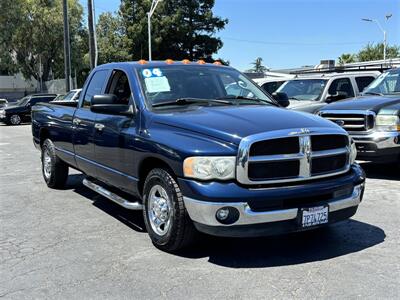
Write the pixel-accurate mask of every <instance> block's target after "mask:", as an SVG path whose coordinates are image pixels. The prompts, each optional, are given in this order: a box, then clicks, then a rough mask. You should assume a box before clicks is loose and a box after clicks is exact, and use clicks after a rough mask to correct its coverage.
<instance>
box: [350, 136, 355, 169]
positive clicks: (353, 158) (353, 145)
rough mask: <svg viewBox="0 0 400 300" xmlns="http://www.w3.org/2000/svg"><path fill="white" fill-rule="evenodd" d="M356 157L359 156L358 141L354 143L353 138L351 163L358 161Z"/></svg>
mask: <svg viewBox="0 0 400 300" xmlns="http://www.w3.org/2000/svg"><path fill="white" fill-rule="evenodd" d="M356 157H357V147H356V143H354V141H353V139H351V144H350V164H351V165H352V164H354V163H355V162H356Z"/></svg>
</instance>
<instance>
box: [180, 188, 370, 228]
mask: <svg viewBox="0 0 400 300" xmlns="http://www.w3.org/2000/svg"><path fill="white" fill-rule="evenodd" d="M363 185H364V184H360V185H357V186H355V187H354V189H353V193H352V195H351V196H349V197H347V198H341V199H332V200H331V201H328V202H327V204H328V205H329V212H335V211H338V210H342V209H346V208H349V207H353V206H357V205H359V204H360V202H361V194H362V190H363ZM183 200H184V202H185V206H186V210H187V211H188V213H189V216H190V218H191V219H192V220H193V221H194V222H197V223H200V224H204V225H208V226H232V225H251V224H261V223H271V222H277V221H288V220H292V219H295V218H297V215H298V211H299V208H291V209H283V210H273V211H265V212H255V211H252V210H251V208H250V207H249V205H248V204H247V203H246V202H233V203H232V202H205V201H198V200H195V199H191V198H188V197H183ZM222 207H234V208H236V209H237V210H238V211H239V214H240V216H239V219H238V220H237V221H236V222H235V223H233V224H230V225H225V224H221V223H220V222H218V220H217V219H216V212H217V210H218V209H220V208H222Z"/></svg>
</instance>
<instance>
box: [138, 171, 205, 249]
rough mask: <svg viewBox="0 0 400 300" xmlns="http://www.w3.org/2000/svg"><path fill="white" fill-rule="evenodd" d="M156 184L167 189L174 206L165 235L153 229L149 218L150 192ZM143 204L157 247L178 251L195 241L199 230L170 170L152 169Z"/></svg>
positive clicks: (144, 213) (149, 232)
mask: <svg viewBox="0 0 400 300" xmlns="http://www.w3.org/2000/svg"><path fill="white" fill-rule="evenodd" d="M156 186H161V187H162V188H163V189H164V190H165V192H166V193H167V195H168V197H169V200H170V202H171V206H172V207H171V211H172V212H171V214H169V215H170V218H171V220H170V225H169V229H168V230H167V231H166V233H165V234H164V235H160V234H158V233H157V232H156V231H155V230H153V228H152V225H151V223H150V222H151V221H150V219H149V218H150V217H149V193H150V191H151V190H152V188H153V187H156ZM143 204H144V209H143V217H144V221H145V225H146V228H147V232H148V234H149V236H150V238H151V241H152V242H153V244H154V245H155V246H156V247H157V248H159V249H161V250H163V251H167V252H176V251H178V250H180V249H183V248H185V247H188V246H189V245H190V244H192V243H193V241H194V240H195V237H196V235H197V231H196V229H195V228H194V225H193V222H192V220H191V219H190V217H189V215H188V213H187V211H186V208H185V205H184V202H183V196H182V193H181V190H180V189H179V186H178V184H177V183H176V181H175V179H174V177H173V176H172V175H171V174H170V173H169V172H168V171H166V170H164V169H153V170H152V171H150V173H149V174H148V176H147V178H146V181H145V183H144V191H143ZM153 224H154V223H153Z"/></svg>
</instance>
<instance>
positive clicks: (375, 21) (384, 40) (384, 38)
mask: <svg viewBox="0 0 400 300" xmlns="http://www.w3.org/2000/svg"><path fill="white" fill-rule="evenodd" d="M391 16H392V15H391V14H388V15H386V21H387V20H389V18H390V17H391ZM361 20H362V21H366V22H372V23H375V24H376V25H377V26H378V28H379V30H380V31H382V33H383V60H384V61H386V47H387V33H386V30H385V29H384V28H383V27H382V25H381V23H380V22H379V21H378V20H377V19H367V18H363V19H361Z"/></svg>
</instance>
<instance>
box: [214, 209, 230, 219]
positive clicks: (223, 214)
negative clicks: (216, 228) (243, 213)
mask: <svg viewBox="0 0 400 300" xmlns="http://www.w3.org/2000/svg"><path fill="white" fill-rule="evenodd" d="M228 217H229V209H228V208H227V207H223V208H220V209H218V210H217V219H218V220H220V221H224V220H226V219H228Z"/></svg>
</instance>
